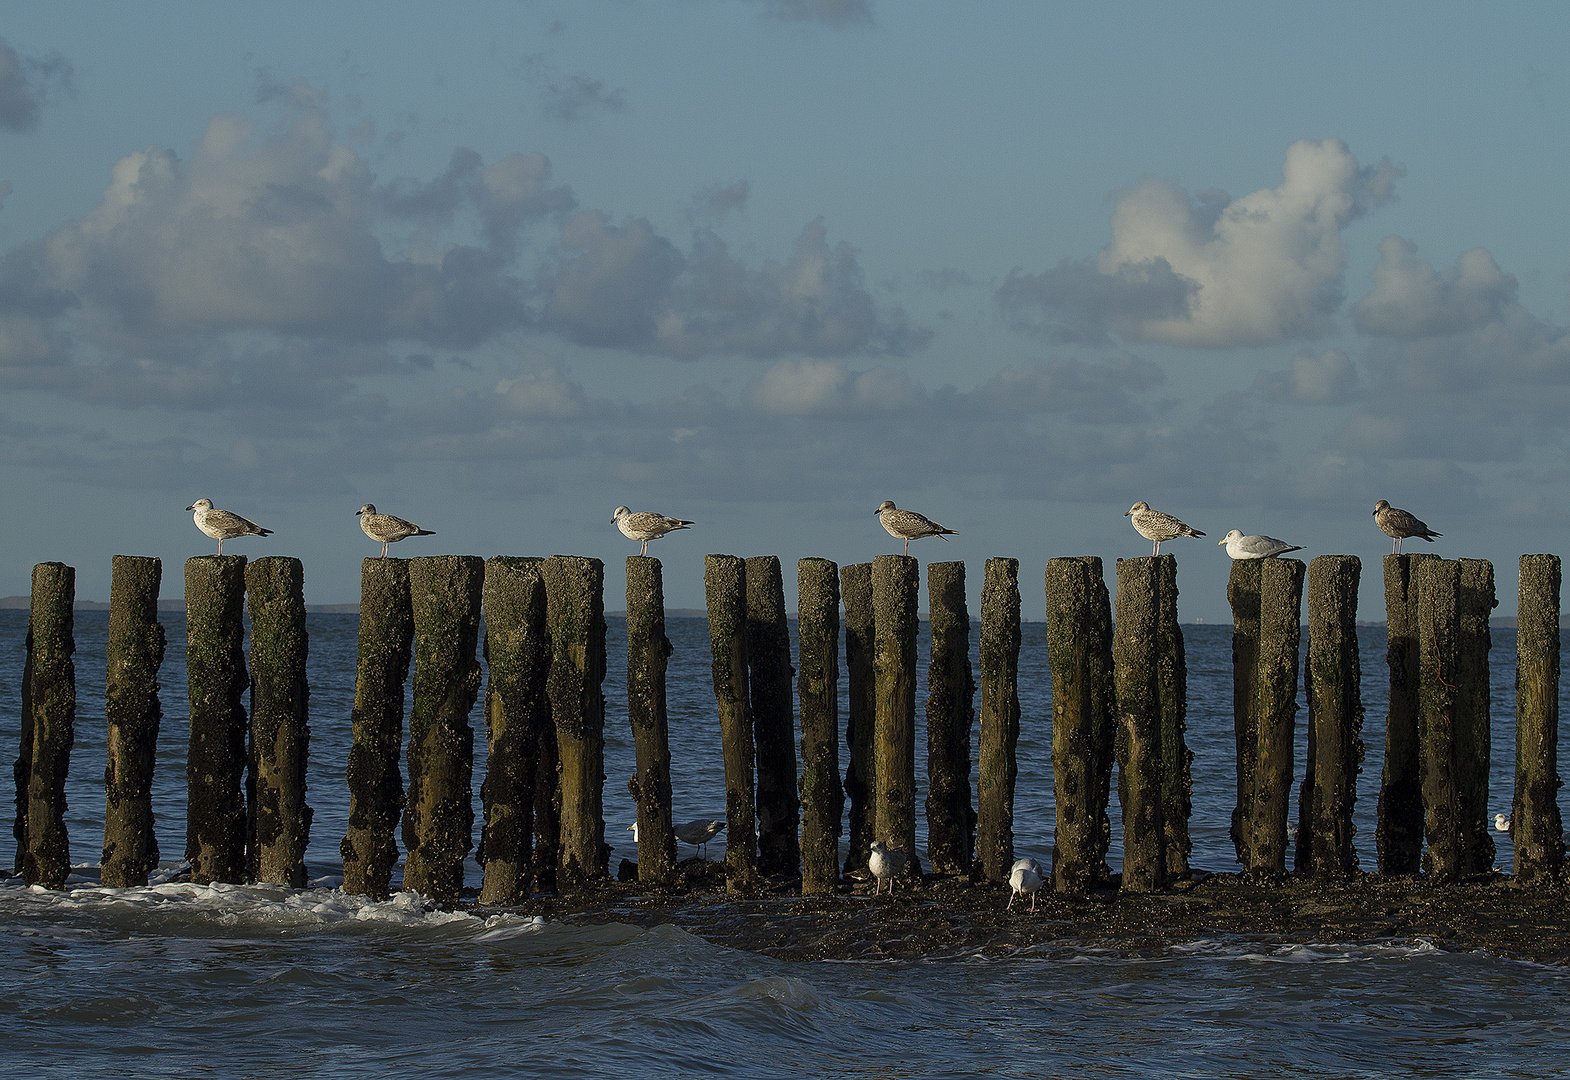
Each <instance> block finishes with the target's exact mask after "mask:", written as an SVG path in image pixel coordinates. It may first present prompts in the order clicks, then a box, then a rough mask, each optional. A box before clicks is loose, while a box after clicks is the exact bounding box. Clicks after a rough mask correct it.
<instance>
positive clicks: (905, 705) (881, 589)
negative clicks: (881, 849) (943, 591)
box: [872, 555, 921, 880]
mask: <svg viewBox="0 0 1570 1080" xmlns="http://www.w3.org/2000/svg"><path fill="white" fill-rule="evenodd" d="M920 585H921V578H920V566H919V564H918V563H917V562H916V560H915V559H913V558H911V557H910V556H908V555H879V556H878V557H877V558H875V559H873V560H872V612H873V657H872V666H873V678H874V680H875V684H876V694H877V697H876V701H875V702H874V706H875V720H874V724H873V743H874V764H873V770H874V772H875V773H876V774H877V785H876V788H875V790H876V793H877V799H876V802H877V826H876V832H877V835H876V836H875V837H874V839H877V840H881V841H883V842H884V843H885V844H887V845H888V846H889V847H895V848H902V849H904V851H905V853H906V855H907V856H908V857H907V859H906V861H905V870H904V876H905V877H908V878H914V879H916V880H920V878H921V860H920V858H919V857H918V856H917V854H916V632H917V630H918V629H919V623H918V619H917V612H916V603H917V599H916V597H917V593H918V591H919V589H920Z"/></svg>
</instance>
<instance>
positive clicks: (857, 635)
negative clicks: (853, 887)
mask: <svg viewBox="0 0 1570 1080" xmlns="http://www.w3.org/2000/svg"><path fill="white" fill-rule="evenodd" d="M840 596H841V598H842V600H843V601H844V604H845V691H846V714H845V751H846V757H847V759H848V760H847V762H846V765H845V799H846V802H847V803H848V816H847V825H848V827H849V830H850V831H849V833H848V839H849V847H850V851H849V852H848V853H847V854H846V856H845V873H847V874H849V873H854V872H857V871H862V870H866V869H867V854H868V845H870V844H871V843H872V841H873V840H875V839H877V837H875V836H874V835H873V832H874V830H875V829H876V827H877V809H876V800H877V760H876V758H875V756H874V754H873V732H874V731H875V729H876V724H877V683H876V678H875V676H874V675H873V671H872V657H873V653H874V652H875V646H874V640H873V639H874V631H873V616H872V564H871V563H855V564H853V565H851V566H845V567H841V568H840Z"/></svg>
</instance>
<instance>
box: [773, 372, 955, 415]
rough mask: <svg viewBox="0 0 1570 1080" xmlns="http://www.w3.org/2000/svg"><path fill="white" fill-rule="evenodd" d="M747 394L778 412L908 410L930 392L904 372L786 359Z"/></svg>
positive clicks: (826, 413)
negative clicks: (920, 386)
mask: <svg viewBox="0 0 1570 1080" xmlns="http://www.w3.org/2000/svg"><path fill="white" fill-rule="evenodd" d="M742 397H743V400H745V401H746V403H747V404H748V405H750V406H751V407H752V408H754V409H757V410H758V411H759V412H762V413H768V414H770V415H774V416H823V415H830V414H837V415H856V414H863V413H870V412H904V411H908V410H909V409H911V408H912V407H913V406H915V405H916V404H917V403H918V402H920V401H921V400H922V399H923V398H924V397H925V393H924V392H923V391H922V390H921V389H920V388H919V387H918V386H917V385H916V384H915V382H914V381H913V380H912V379H911V378H910V376H909V375H906V374H905V373H904V372H898V371H891V370H889V369H888V368H886V367H877V368H873V369H871V370H870V371H851V370H850V369H849V367H848V366H847V365H846V364H845V363H844V361H841V360H782V361H780V362H779V363H777V364H775V365H774V366H773V367H771V368H769V370H768V371H766V372H764V373H763V374H762V375H761V376H759V377H758V378H757V379H755V380H753V382H752V383H751V384H749V385H748V387H747V389H746V390H745V391H744V392H743V394H742Z"/></svg>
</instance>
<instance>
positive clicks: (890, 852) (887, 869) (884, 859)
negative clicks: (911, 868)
mask: <svg viewBox="0 0 1570 1080" xmlns="http://www.w3.org/2000/svg"><path fill="white" fill-rule="evenodd" d="M906 858H907V856H906V855H905V852H904V851H903V850H902V849H900V848H891V847H888V846H887V845H885V844H884V843H883V841H882V840H874V841H873V842H872V843H871V844H870V845H869V848H868V855H867V869H868V870H871V871H872V876H873V878H875V879H876V880H877V885H876V886H875V887H874V888H873V890H872V895H873V896H877V895H878V893H880V892H881V891H882V890H883V883H884V882H885V881H887V882H888V883H889V894H890V895H893V893H894V878H895V877H897V876H898V875H899V872H900V871H901V870H903V869H905V860H906Z"/></svg>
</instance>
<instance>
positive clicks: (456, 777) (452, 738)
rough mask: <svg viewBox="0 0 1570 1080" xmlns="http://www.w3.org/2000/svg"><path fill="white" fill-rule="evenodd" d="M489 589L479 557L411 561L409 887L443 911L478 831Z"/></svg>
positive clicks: (458, 885) (457, 888)
mask: <svg viewBox="0 0 1570 1080" xmlns="http://www.w3.org/2000/svg"><path fill="white" fill-rule="evenodd" d="M484 582H485V562H484V560H482V559H481V558H480V557H479V556H478V555H426V556H422V557H420V558H418V559H411V560H409V603H410V607H411V608H412V610H413V612H414V705H413V708H412V709H411V710H410V712H409V790H408V795H407V797H406V799H405V801H404V814H403V846H404V850H405V851H406V852H407V855H406V856H405V859H404V867H403V887H404V889H405V890H407V891H411V892H417V893H419V894H420V895H421V896H425V897H429V898H430V899H432V900H435V901H437V902H438V903H451V902H452V901H454V900H457V899H458V897H459V896H460V895H461V894H462V892H463V861H464V857H465V856H466V855H467V854H468V853H469V848H470V845H471V839H472V834H473V829H474V805H473V788H472V783H473V776H474V730H473V729H472V728H471V727H470V726H469V710H470V709H472V708H474V701H475V699H476V698H477V697H478V696H479V693H480V663H479V660H478V659H477V658H476V656H475V648H476V646H477V645H478V638H479V633H480V600H481V595H482V591H483V587H484Z"/></svg>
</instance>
